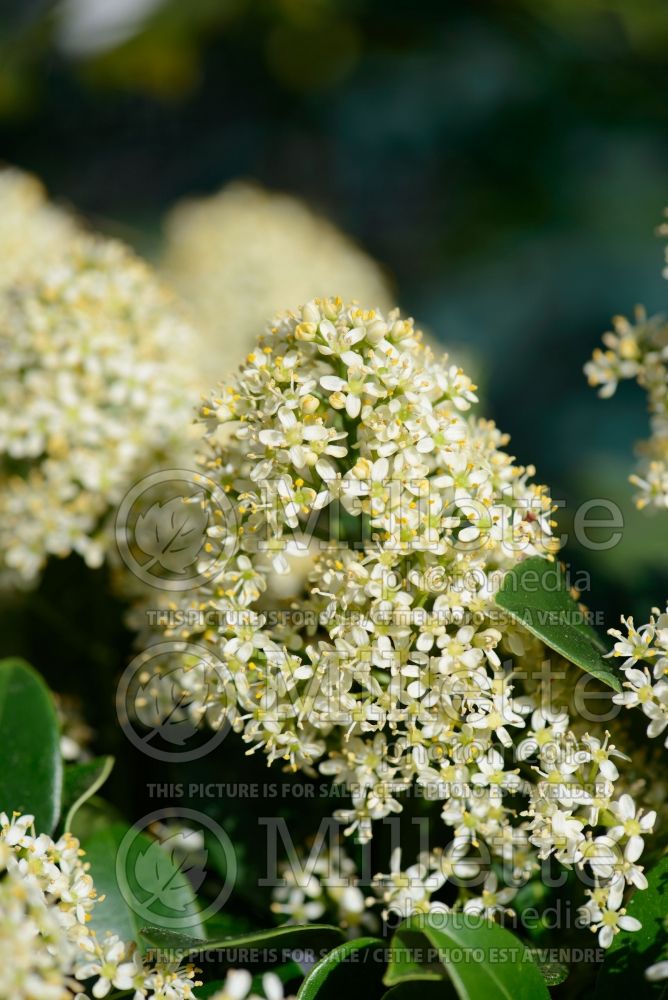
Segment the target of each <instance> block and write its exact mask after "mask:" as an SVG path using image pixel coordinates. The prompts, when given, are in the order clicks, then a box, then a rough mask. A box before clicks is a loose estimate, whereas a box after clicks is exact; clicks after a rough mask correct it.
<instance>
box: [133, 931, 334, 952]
mask: <svg viewBox="0 0 668 1000" xmlns="http://www.w3.org/2000/svg"><path fill="white" fill-rule="evenodd" d="M141 933H142V937H143V938H144V940H145V941H146V942H147V943H148V944H149V945H152V946H153V947H154V948H160V949H164V950H169V951H172V952H174V953H175V954H179V955H181V956H182V957H184V958H185V957H187V956H188V955H194V954H196V953H197V952H198V951H202V950H203V949H205V948H206V949H218V950H223V951H224V950H225V948H233V949H236V948H264V947H266V948H281V949H289V948H291V947H292V948H298V949H300V950H305V949H309V950H312V951H320V950H324V949H328V948H333V947H335V946H336V945H338V944H339V943H340V942H341V941H342V939H343V932H342V931H341V930H340V929H339V928H338V927H332V926H330V925H329V924H306V925H303V926H302V925H299V924H283V925H282V926H281V927H272V928H269V929H268V930H265V931H253V932H252V933H250V934H237V935H233V936H231V937H220V938H211V939H209V940H203V939H201V938H199V939H198V938H196V937H194V936H192V937H191V936H190V935H187V934H179V933H177V932H175V931H169V930H165V929H164V928H161V927H155V926H152V925H150V926H145V927H143V928H142V931H141Z"/></svg>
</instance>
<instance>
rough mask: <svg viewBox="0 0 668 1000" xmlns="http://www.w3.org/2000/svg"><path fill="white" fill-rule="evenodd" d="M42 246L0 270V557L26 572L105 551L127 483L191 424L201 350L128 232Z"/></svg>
mask: <svg viewBox="0 0 668 1000" xmlns="http://www.w3.org/2000/svg"><path fill="white" fill-rule="evenodd" d="M1 176H2V175H0V177H1ZM36 211H37V210H36ZM41 211H43V212H44V213H45V220H46V221H45V222H44V225H45V226H46V229H47V230H48V229H49V227H50V222H49V221H48V220H50V218H51V212H52V210H51V209H50V207H49V206H43V207H42V209H41ZM16 214H17V216H18V215H20V212H17V213H16ZM37 214H38V215H39V211H37ZM4 227H5V220H2V219H0V245H2V244H3V232H4ZM34 228H35V231H36V232H37V230H39V226H37V224H35V226H34ZM33 253H34V254H35V256H36V258H37V259H39V260H40V263H39V266H38V265H37V263H35V262H33V264H32V266H31V268H30V270H29V271H26V272H22V275H21V277H20V278H19V277H16V278H15V280H14V281H13V282H12V283H11V284H7V283H6V282H5V280H4V275H3V278H2V282H0V284H5V290H4V292H3V293H2V294H1V295H0V549H1V551H2V558H3V565H2V567H0V569H1V570H2V573H3V575H4V576H5V578H6V579H10V580H11V582H16V581H17V580H18V581H20V582H21V583H23V584H30V583H32V582H34V581H35V579H36V578H37V576H38V574H39V572H40V570H41V569H42V567H43V565H44V563H45V561H46V559H47V558H48V556H50V555H56V556H65V555H68V554H69V553H70V552H78V553H79V554H80V555H81V556H82V557H83V558H84V559H85V560H86V562H87V563H88V565H90V566H98V565H100V563H101V562H102V560H103V559H104V557H105V555H106V554H107V551H108V550H109V548H110V547H111V538H112V535H111V533H110V531H109V525H108V519H109V516H110V514H111V513H112V512H113V511H114V509H115V507H116V506H117V504H118V503H119V501H120V500H121V498H122V497H123V495H124V493H125V491H126V490H127V489H129V487H130V486H131V485H133V484H134V482H135V481H136V479H137V478H138V477H140V476H141V475H143V474H145V473H146V472H148V471H153V470H154V469H155V468H156V467H159V466H160V463H161V462H162V463H163V464H164V463H165V462H166V461H167V464H169V463H171V462H173V461H174V460H175V456H176V455H178V453H179V451H180V449H181V447H182V445H183V441H184V438H185V437H187V428H188V425H189V423H191V421H192V415H193V410H192V385H193V379H192V378H190V376H189V370H190V367H191V366H192V365H193V362H194V352H195V350H196V346H195V340H194V334H193V333H192V331H191V330H190V328H189V327H188V326H187V325H186V323H185V322H184V321H183V320H182V319H181V318H180V316H179V312H178V309H177V308H176V307H175V304H174V302H173V300H172V298H171V296H170V295H169V293H167V292H166V291H165V290H164V289H163V288H162V287H161V286H160V285H159V284H158V282H157V280H156V279H155V278H154V276H153V274H152V273H151V271H150V270H149V268H148V267H147V266H146V265H144V264H143V263H142V262H141V261H139V260H138V259H137V258H136V257H135V256H134V255H133V254H132V253H131V252H130V251H129V250H128V249H126V248H125V247H124V246H122V245H121V244H119V243H117V242H115V241H111V240H106V239H102V238H98V237H93V236H88V235H85V234H83V233H79V234H77V235H74V234H72V235H71V238H70V239H68V240H66V241H65V242H63V243H61V244H60V246H59V248H58V252H56V251H55V248H54V252H53V253H47V254H46V255H45V257H44V259H43V260H42V259H41V257H40V253H41V251H40V247H39V245H38V242H37V243H36V245H35V247H34V248H33ZM3 268H4V263H3V266H2V267H0V272H2V271H3Z"/></svg>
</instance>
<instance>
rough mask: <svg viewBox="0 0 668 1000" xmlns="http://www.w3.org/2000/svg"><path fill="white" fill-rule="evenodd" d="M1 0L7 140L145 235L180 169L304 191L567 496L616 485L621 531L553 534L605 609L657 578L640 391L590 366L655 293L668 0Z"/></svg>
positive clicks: (644, 603)
mask: <svg viewBox="0 0 668 1000" xmlns="http://www.w3.org/2000/svg"><path fill="white" fill-rule="evenodd" d="M0 9H1V11H2V13H1V15H0V17H1V20H2V26H1V29H0V30H1V37H2V73H1V78H0V156H2V158H3V159H4V160H6V161H8V162H11V163H15V164H17V165H18V166H21V167H23V168H26V169H29V170H31V171H34V172H35V173H37V174H38V175H39V176H41V177H42V178H43V180H44V181H45V183H46V184H47V186H48V188H49V190H50V192H51V194H52V195H53V196H54V197H56V198H57V199H61V200H64V201H66V202H70V203H71V204H73V205H74V206H75V207H76V208H77V209H78V210H80V211H81V212H83V213H84V214H85V215H86V216H87V217H88V218H89V219H90V220H91V221H92V222H93V223H94V224H95V225H97V226H98V227H100V228H102V229H104V230H106V231H107V232H111V233H115V234H117V235H120V236H122V237H124V238H125V239H127V240H129V241H130V242H132V243H134V244H135V245H136V246H138V247H139V248H140V250H142V251H143V252H147V253H149V254H150V253H152V252H155V250H156V248H157V246H158V241H159V235H158V234H159V226H160V220H161V217H162V215H163V213H164V211H165V210H166V209H167V208H168V207H169V206H170V205H171V204H172V203H173V202H174V201H176V200H177V199H179V198H180V197H182V196H184V195H187V194H192V193H206V192H211V191H214V190H215V189H216V188H218V187H219V186H220V185H221V184H224V183H225V182H227V181H229V180H231V179H233V178H237V177H243V178H254V179H257V180H258V181H260V182H262V183H263V184H265V185H266V186H268V187H269V188H271V189H276V190H284V191H288V192H291V193H293V194H295V195H298V196H299V197H302V198H304V199H306V200H307V201H308V202H309V204H311V205H312V206H313V207H314V208H315V209H316V210H318V211H319V212H321V213H323V214H325V215H327V216H329V217H330V218H331V219H332V220H333V221H335V222H336V223H337V224H338V225H339V226H340V227H341V228H342V229H344V230H345V231H347V232H348V233H350V234H352V235H353V236H354V237H356V238H357V239H358V240H359V241H360V242H361V243H362V245H363V246H364V247H365V248H366V249H367V250H368V251H369V252H370V253H371V254H372V255H373V256H374V257H376V258H377V259H378V260H380V261H381V262H382V263H383V265H384V266H385V267H386V268H387V270H388V272H389V273H390V274H391V276H392V278H393V281H394V285H395V288H396V292H397V300H398V302H399V303H400V304H401V306H402V307H403V308H404V309H406V310H407V311H409V312H411V313H412V314H413V315H415V316H416V318H417V319H418V320H419V321H420V323H423V324H425V325H426V326H427V327H428V328H430V329H431V330H432V331H433V332H434V333H435V334H436V335H437V336H438V338H439V339H440V341H441V342H442V343H443V344H445V345H448V346H451V347H452V348H453V349H454V353H455V355H456V356H457V357H459V356H462V357H467V356H468V357H471V358H472V359H473V361H474V366H475V369H476V372H477V373H478V374H479V376H480V380H481V384H482V389H483V395H484V401H485V402H484V412H485V413H486V415H489V416H492V417H494V419H496V420H497V422H498V423H499V424H500V426H501V427H502V428H503V429H504V430H507V431H509V432H510V433H511V434H512V446H511V447H512V451H513V453H514V454H516V455H517V456H518V458H519V460H520V461H522V462H527V463H534V464H535V465H536V466H537V469H538V476H539V478H540V480H541V481H544V482H547V483H549V484H550V486H551V489H552V492H553V495H554V496H555V497H556V498H559V499H562V500H564V501H566V503H567V505H568V508H567V510H568V511H573V510H574V509H575V507H576V506H577V505H578V504H579V503H580V502H582V501H583V500H585V499H587V498H590V497H594V496H603V497H608V498H611V499H613V500H615V501H616V502H617V503H618V504H619V505H620V507H621V509H622V512H623V515H624V518H625V522H626V530H625V532H624V537H623V539H622V541H621V542H620V544H619V545H617V546H615V547H614V548H613V549H611V550H609V551H603V552H591V551H583V550H582V549H580V548H579V547H578V546H577V545H575V546H571V547H570V548H569V549H567V553H566V555H567V557H568V558H570V559H571V560H572V561H573V563H574V564H575V565H576V566H578V567H581V568H584V569H587V570H589V571H590V572H591V574H592V588H591V593H590V594H589V595H588V601H589V603H590V604H591V605H592V606H593V607H596V608H603V609H604V610H605V611H606V615H607V618H608V624H609V625H612V624H616V620H617V618H618V616H619V614H620V612H622V611H624V612H627V613H628V612H629V611H634V612H635V613H636V614H637V615H638V616H640V618H641V620H646V615H647V614H648V611H649V608H650V606H651V605H652V604H656V603H659V602H661V601H662V600H665V597H666V593H667V592H668V585H667V572H666V569H667V566H666V563H667V560H666V543H667V542H668V514H666V515H664V517H663V518H662V517H661V516H660V515H658V516H655V517H648V516H647V515H641V514H639V513H637V512H636V511H635V510H634V509H633V506H632V503H631V492H632V488H631V487H630V486H629V485H628V483H627V475H628V474H629V472H630V471H631V470H632V467H633V465H634V458H633V446H634V441H635V440H636V439H639V438H642V437H644V436H646V434H647V418H646V414H645V399H644V396H643V394H642V393H641V391H640V390H638V389H637V387H635V386H624V387H622V390H621V391H618V393H617V395H616V396H615V397H614V398H613V400H612V401H608V402H605V401H599V400H598V399H597V398H596V396H595V394H594V392H593V391H592V390H590V389H589V388H588V387H587V385H586V382H585V379H584V377H583V375H582V365H583V363H584V362H585V361H586V360H587V358H588V357H589V355H590V354H591V351H592V349H593V348H594V347H595V346H596V345H597V343H598V342H599V340H600V336H601V334H602V332H603V331H604V330H605V329H607V327H608V324H609V318H610V316H611V315H612V314H613V313H616V312H626V313H628V312H630V311H631V310H632V309H633V307H634V305H635V304H636V303H638V302H643V303H645V304H646V305H647V307H648V309H649V310H650V311H659V310H661V309H662V307H663V304H664V300H665V291H666V288H665V285H664V279H662V277H661V268H662V264H663V248H662V246H661V244H660V242H659V241H658V240H657V239H656V237H655V235H654V230H655V228H656V226H657V224H658V223H659V222H660V220H661V216H662V211H663V208H664V205H665V204H666V203H668V176H667V170H666V165H667V163H668V59H667V57H666V52H667V51H668V6H667V5H666V4H665V3H663V2H659V0H656V2H655V0H587V2H582V0H534V2H530V0H506V2H502V0H498V2H482V0H478V2H475V0H470V2H466V3H447V2H435V3H428V2H424V0H423V2H419V0H418V2H413V3H411V4H408V3H401V2H398V0H382V2H381V0H337V2H334V0H217V2H216V0H188V2H183V0H163V2H160V0H64V2H62V3H59V4H55V5H54V4H47V3H41V2H39V0H14V2H10V3H7V2H6V0H5V3H4V5H3V6H2V8H0ZM568 518H569V514H568V513H567V514H566V515H565V516H564V517H563V518H562V521H563V523H567V522H568ZM47 583H48V581H47Z"/></svg>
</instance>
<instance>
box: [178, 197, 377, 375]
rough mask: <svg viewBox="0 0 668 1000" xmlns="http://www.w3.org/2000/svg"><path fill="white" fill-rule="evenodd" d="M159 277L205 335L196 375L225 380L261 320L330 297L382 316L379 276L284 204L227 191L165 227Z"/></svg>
mask: <svg viewBox="0 0 668 1000" xmlns="http://www.w3.org/2000/svg"><path fill="white" fill-rule="evenodd" d="M166 237H167V245H166V250H165V257H164V262H163V266H164V272H165V274H166V276H167V278H168V281H169V282H170V283H171V284H172V285H173V287H174V288H176V290H177V291H178V292H179V293H180V294H182V295H183V297H184V299H185V300H186V301H187V302H189V303H190V304H191V305H192V307H193V311H194V313H195V315H196V317H197V320H198V325H199V326H201V327H202V328H203V330H204V331H205V333H206V334H207V351H206V365H207V367H206V368H205V371H204V374H205V377H206V379H207V382H208V385H210V384H211V382H210V373H211V370H212V361H213V367H214V369H215V367H218V368H219V370H220V372H221V375H222V373H223V372H227V371H232V370H233V369H234V368H235V367H236V366H237V365H238V364H239V363H240V362H241V361H242V360H243V357H244V355H245V354H246V352H247V351H248V350H249V349H250V348H251V347H252V345H253V344H254V343H255V340H256V337H257V332H258V330H260V329H261V328H262V325H263V324H264V322H265V320H266V318H267V317H268V316H273V315H275V314H276V313H277V312H280V311H281V310H283V309H287V308H289V307H290V306H292V305H293V304H294V303H295V302H305V301H307V300H308V299H310V298H313V297H314V296H316V295H331V294H332V293H333V292H334V291H337V292H338V293H339V294H342V295H344V296H345V297H346V298H348V299H359V300H360V301H364V302H369V303H373V304H374V305H375V306H378V307H379V308H381V309H385V308H389V306H390V296H389V292H388V287H387V282H386V280H385V278H384V276H383V274H382V272H381V269H380V268H379V267H378V265H377V264H375V263H374V262H373V261H372V260H371V259H370V258H369V257H368V256H367V255H366V254H365V253H364V252H363V251H362V250H360V249H359V248H358V247H356V246H355V245H354V244H353V243H352V241H351V240H349V239H348V238H347V237H345V236H344V235H343V234H342V233H340V232H339V231H338V230H337V229H336V228H335V227H334V226H333V225H332V224H331V223H329V222H327V221H326V220H325V219H321V218H319V217H318V216H316V215H314V214H313V213H312V212H311V211H310V210H309V209H308V208H307V206H306V205H304V204H303V203H302V202H300V201H298V200H297V199H295V198H292V197H289V196H287V195H280V194H271V193H270V192H268V191H265V190H263V189H262V188H260V187H259V186H256V185H252V184H247V183H242V182H235V183H232V184H230V185H228V186H227V187H225V188H224V189H223V190H222V191H220V192H219V193H218V194H215V195H213V196H210V197H206V198H199V199H194V200H189V201H185V202H182V203H181V204H179V205H177V207H176V208H174V209H173V210H172V211H171V213H170V215H169V216H168V219H167V224H166Z"/></svg>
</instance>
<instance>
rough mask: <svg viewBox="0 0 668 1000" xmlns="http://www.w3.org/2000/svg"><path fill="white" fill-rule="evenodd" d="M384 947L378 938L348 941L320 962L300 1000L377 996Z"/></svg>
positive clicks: (381, 978) (309, 976) (331, 999)
mask: <svg viewBox="0 0 668 1000" xmlns="http://www.w3.org/2000/svg"><path fill="white" fill-rule="evenodd" d="M384 951H385V945H384V943H383V942H382V941H381V940H380V939H379V938H372V937H363V938H356V939H355V940H354V941H346V942H345V943H344V944H340V945H339V946H338V948H334V950H333V951H330V952H329V954H328V955H325V956H324V957H323V958H321V959H320V961H319V962H318V964H317V965H316V966H314V968H313V969H311V971H310V972H309V974H308V975H307V976H306V978H305V979H304V981H303V983H302V984H301V986H300V987H299V992H298V993H297V1000H316V998H317V1000H340V997H341V994H342V992H343V991H346V992H347V993H348V995H349V996H360V995H363V994H366V995H368V996H377V995H378V991H379V989H380V986H381V984H382V981H383V971H384V969H385V962H384Z"/></svg>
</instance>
